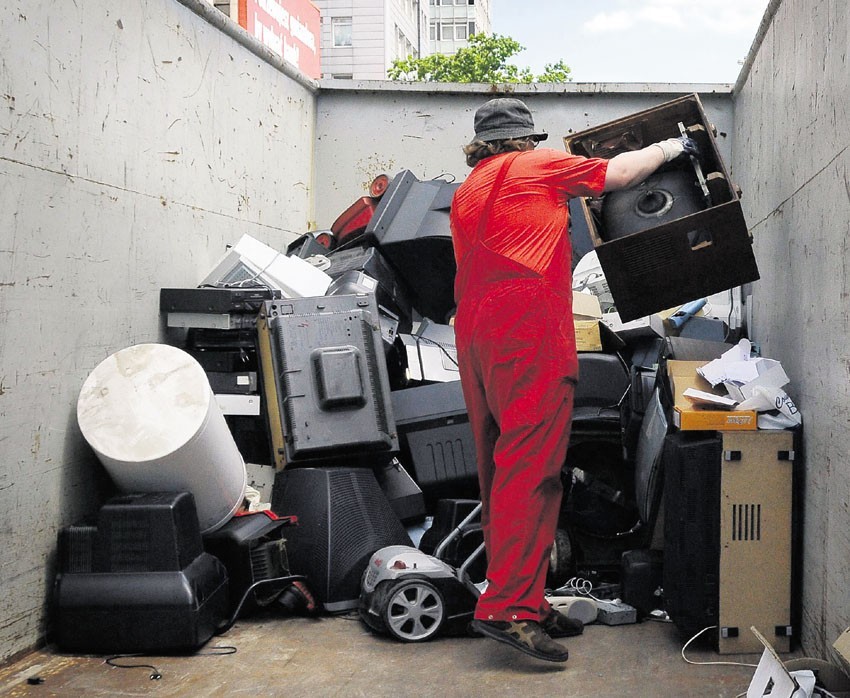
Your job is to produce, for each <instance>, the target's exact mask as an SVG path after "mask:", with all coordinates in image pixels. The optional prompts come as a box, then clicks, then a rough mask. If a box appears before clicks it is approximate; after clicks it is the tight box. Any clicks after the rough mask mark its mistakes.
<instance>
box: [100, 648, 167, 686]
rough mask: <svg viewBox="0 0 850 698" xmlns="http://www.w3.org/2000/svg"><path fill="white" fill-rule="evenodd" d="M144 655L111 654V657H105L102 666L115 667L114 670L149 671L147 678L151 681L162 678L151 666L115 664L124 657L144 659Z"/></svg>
mask: <svg viewBox="0 0 850 698" xmlns="http://www.w3.org/2000/svg"><path fill="white" fill-rule="evenodd" d="M144 656H145V655H144V654H142V653H134V654H113V655H112V656H111V657H107V658H106V659H104V660H103V663H104V664H108V665H109V666H112V667H115V668H116V669H150V670H151V675H150V676H149V677H148V678H150V680H151V681H159V680H160V679H161V678H162V674H161V673H160V671H159V669H157V668H156V667H155V666H154V665H153V664H116V663H115V660H116V659H124V658H126V657H144Z"/></svg>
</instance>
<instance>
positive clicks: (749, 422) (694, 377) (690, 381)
mask: <svg viewBox="0 0 850 698" xmlns="http://www.w3.org/2000/svg"><path fill="white" fill-rule="evenodd" d="M705 363H706V362H705V361H668V362H667V375H668V378H669V380H670V388H671V391H672V393H673V425H674V426H675V427H677V428H678V429H682V430H683V431H754V430H756V429H757V428H758V417H757V415H756V412H755V411H754V410H718V409H710V408H705V407H701V406H697V405H694V403H692V402H691V401H690V400H689V399H688V398H686V397H685V396H684V394H683V393H684V392H685V390H687V389H688V388H696V389H697V390H702V391H704V392H706V393H713V394H715V395H720V393H719V392H717V391H716V390H714V389H713V388H712V387H711V385H710V384H709V383H708V381H706V380H705V379H704V378H703V377H702V376H700V375H699V374H698V373H697V368H698V367H700V366H704V365H705Z"/></svg>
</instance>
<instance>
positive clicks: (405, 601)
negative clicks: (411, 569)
mask: <svg viewBox="0 0 850 698" xmlns="http://www.w3.org/2000/svg"><path fill="white" fill-rule="evenodd" d="M381 615H382V617H383V621H384V624H385V626H386V629H387V632H389V634H390V635H392V636H393V637H394V638H396V639H397V640H401V641H402V642H424V641H425V640H430V639H431V638H432V637H434V636H435V635H436V634H437V633H438V632H439V631H440V627H441V626H442V625H443V622H444V621H445V618H446V603H445V601H444V599H443V595H442V594H441V593H440V591H439V590H438V589H437V587H435V586H434V585H433V584H432V583H431V582H429V581H428V580H426V579H408V580H398V581H396V582H393V583H392V584H391V585H390V587H389V590H388V594H387V599H386V602H385V603H384V604H383V608H382V614H381Z"/></svg>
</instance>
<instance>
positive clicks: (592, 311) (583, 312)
mask: <svg viewBox="0 0 850 698" xmlns="http://www.w3.org/2000/svg"><path fill="white" fill-rule="evenodd" d="M601 317H602V306H601V305H600V304H599V297H598V296H594V295H593V294H592V293H579V292H578V291H573V319H574V320H598V319H599V318H601Z"/></svg>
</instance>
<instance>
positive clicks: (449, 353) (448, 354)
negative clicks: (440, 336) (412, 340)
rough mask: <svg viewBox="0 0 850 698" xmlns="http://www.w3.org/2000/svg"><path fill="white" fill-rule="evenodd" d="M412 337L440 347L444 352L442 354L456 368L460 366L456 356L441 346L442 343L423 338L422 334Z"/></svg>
mask: <svg viewBox="0 0 850 698" xmlns="http://www.w3.org/2000/svg"><path fill="white" fill-rule="evenodd" d="M412 336H413V337H416V338H417V339H421V340H422V341H423V342H428V343H429V344H433V345H434V346H436V347H439V348H440V349H441V350H442V352H443V353H444V354H445V355H446V357H448V359H449V361H451V362H452V363H453V364H454V365H455V366H457V365H458V363H457V359H456V358H455V357H454V356H452V355H451V352H450V351H449V350H448V349H446V347H445V346H444V345H443V344H441V343H440V342H437V341H434V340H433V339H431V338H430V337H423V336H422V335H421V334H414V335H412Z"/></svg>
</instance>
